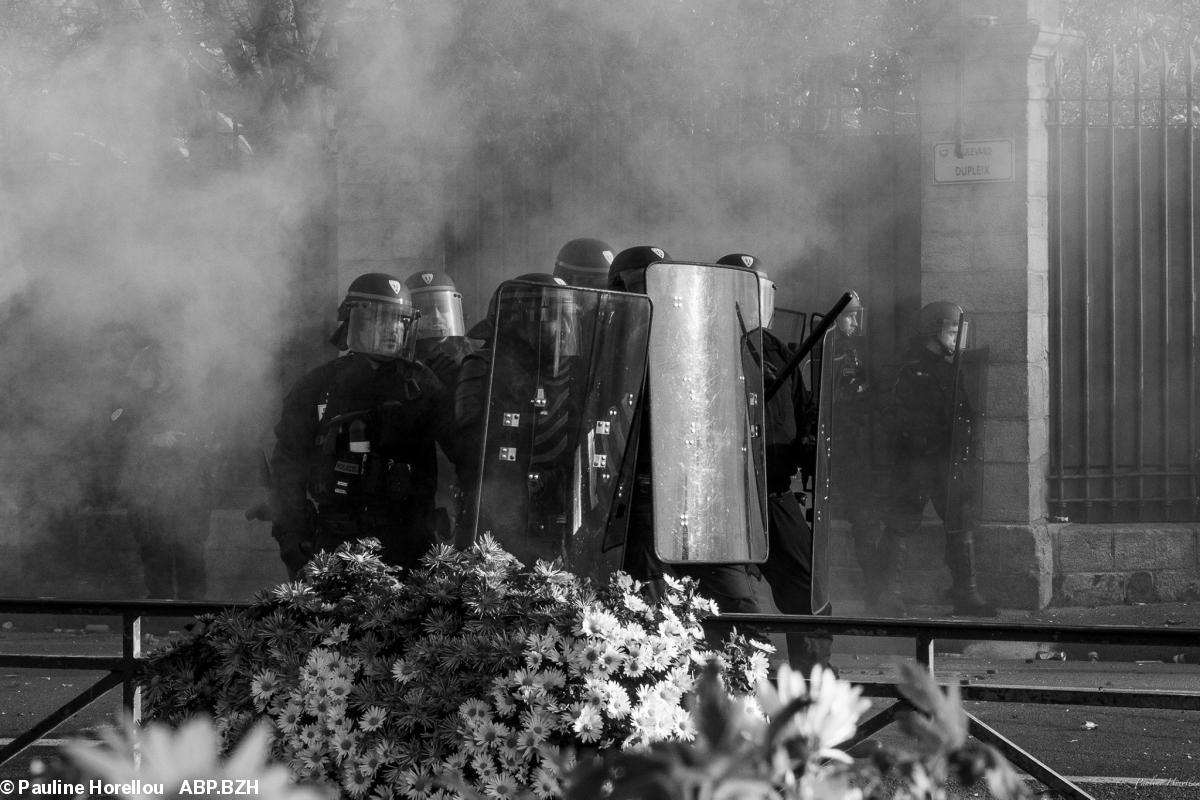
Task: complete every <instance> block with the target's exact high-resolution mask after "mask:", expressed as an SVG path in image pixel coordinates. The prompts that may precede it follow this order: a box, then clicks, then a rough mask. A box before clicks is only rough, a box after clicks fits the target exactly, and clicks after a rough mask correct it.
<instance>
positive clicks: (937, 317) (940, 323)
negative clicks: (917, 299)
mask: <svg viewBox="0 0 1200 800" xmlns="http://www.w3.org/2000/svg"><path fill="white" fill-rule="evenodd" d="M917 333H918V334H920V336H921V337H922V338H924V339H926V341H927V344H928V346H930V349H934V348H935V347H936V348H938V349H940V351H941V353H942V355H944V356H947V357H950V356H953V355H954V353H955V352H956V351H957V350H959V349H966V348H967V347H968V343H969V341H970V340H969V337H968V334H969V333H970V329H969V327H968V324H967V321H966V319H964V318H963V310H962V306H960V305H958V304H957V303H952V302H950V301H949V300H938V301H936V302H933V303H926V304H925V305H924V306H923V307H922V308H921V313H920V316H919V317H918V320H917Z"/></svg>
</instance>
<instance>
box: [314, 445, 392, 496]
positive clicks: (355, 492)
mask: <svg viewBox="0 0 1200 800" xmlns="http://www.w3.org/2000/svg"><path fill="white" fill-rule="evenodd" d="M313 478H314V480H313V484H314V485H313V486H312V487H311V490H310V491H311V494H312V496H313V499H315V500H316V501H317V505H318V506H330V507H338V506H342V507H344V506H346V505H361V504H362V503H364V502H366V503H375V502H379V503H401V502H404V501H406V500H409V499H410V498H411V497H412V496H413V476H412V465H411V464H409V463H407V462H404V461H399V460H397V459H395V458H391V457H389V456H384V455H381V454H376V453H349V452H343V453H333V454H328V455H326V454H322V457H321V459H320V463H319V464H317V465H316V470H315V474H314V476H313Z"/></svg>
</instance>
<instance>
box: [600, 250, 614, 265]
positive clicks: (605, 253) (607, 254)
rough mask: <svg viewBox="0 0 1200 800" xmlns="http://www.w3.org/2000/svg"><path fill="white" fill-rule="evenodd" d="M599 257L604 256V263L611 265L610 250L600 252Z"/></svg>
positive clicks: (611, 253)
mask: <svg viewBox="0 0 1200 800" xmlns="http://www.w3.org/2000/svg"><path fill="white" fill-rule="evenodd" d="M601 255H603V256H604V260H605V261H607V262H608V263H609V264H610V265H611V264H612V262H613V258H614V256H613V251H612V250H604V251H602V252H601Z"/></svg>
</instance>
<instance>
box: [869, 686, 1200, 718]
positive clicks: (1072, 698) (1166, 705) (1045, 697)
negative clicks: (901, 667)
mask: <svg viewBox="0 0 1200 800" xmlns="http://www.w3.org/2000/svg"><path fill="white" fill-rule="evenodd" d="M850 682H851V683H853V684H854V685H855V686H861V687H862V690H863V696H864V697H876V698H895V699H902V698H901V695H900V693H899V691H898V690H897V689H896V685H895V684H894V683H887V682H884V681H874V680H872V681H857V680H853V679H850ZM939 683H941V685H942V686H946V685H948V683H947V681H945V680H941V681H939ZM958 687H959V693H960V694H961V695H962V699H963V700H971V701H974V702H980V703H1031V704H1037V705H1058V706H1098V707H1104V708H1153V709H1159V710H1169V711H1200V692H1176V691H1157V690H1148V689H1100V688H1096V689H1088V688H1085V687H1058V686H1056V687H1049V686H1020V685H1016V684H1013V685H1005V684H995V683H967V682H959V683H958Z"/></svg>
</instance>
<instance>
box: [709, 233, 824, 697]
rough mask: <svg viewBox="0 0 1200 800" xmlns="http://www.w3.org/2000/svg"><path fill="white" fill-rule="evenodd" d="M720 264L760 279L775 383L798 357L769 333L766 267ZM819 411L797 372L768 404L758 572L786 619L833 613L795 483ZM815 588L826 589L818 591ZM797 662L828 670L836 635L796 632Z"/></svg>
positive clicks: (771, 292) (767, 371)
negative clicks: (764, 538) (764, 533)
mask: <svg viewBox="0 0 1200 800" xmlns="http://www.w3.org/2000/svg"><path fill="white" fill-rule="evenodd" d="M717 263H718V264H725V265H729V266H734V267H743V268H745V269H749V270H752V271H753V272H755V273H756V274H757V275H758V278H759V281H758V286H759V322H760V324H761V326H762V331H761V333H762V353H753V354H752V355H753V357H754V358H755V360H756V361H758V363H759V364H760V365H761V367H762V369H763V378H764V380H765V382H766V383H767V384H770V383H772V382H773V381H774V380H775V379H776V377H777V376H779V374H780V373H781V372H782V370H783V368H784V366H785V365H786V364H787V362H788V360H789V359H790V357H791V355H792V354H791V352H790V351H789V350H788V348H787V346H786V345H785V344H784V343H783V342H782V341H780V340H779V338H778V337H776V336H775V335H774V334H773V333H771V332H770V330H768V328H770V325H771V320H772V318H773V317H774V314H775V284H774V282H772V281H771V280H770V278H769V277H768V275H767V273H766V271H765V270H764V269H763V265H762V262H761V261H759V259H758V258H757V257H755V256H752V255H749V254H746V253H730V254H729V255H725V256H722V257H721V258H719V259H717ZM813 411H814V406H813V403H812V398H811V397H810V396H809V392H808V390H807V389H806V388H805V386H804V382H803V381H802V380H801V378H800V374H799V372H797V371H793V372H792V373H791V374H790V375H789V376H788V377H787V378H786V379H785V383H784V385H783V387H782V388H781V389H779V390H778V391H776V392H775V394H774V395H773V396H772V397H771V399H770V400H768V401H767V407H766V438H767V448H766V449H767V530H768V535H769V543H770V544H769V550H768V556H767V560H766V561H765V562H764V563H763V564H761V565H760V566H759V571H760V572H761V573H762V576H763V578H765V579H766V581H767V584H768V585H769V586H770V587H771V596H772V598H773V599H774V600H775V605H776V606H777V607H778V608H779V610H780V611H781V612H783V613H784V614H830V613H832V608H831V606H830V605H829V603H828V592H827V591H826V585H827V583H828V576H825V575H816V574H814V564H815V559H814V552H813V548H814V543H813V532H812V529H811V528H810V527H809V525H808V523H807V522H806V521H805V519H804V509H803V507H802V506H801V505H800V501H799V500H798V499H797V497H796V495H795V494H794V493H793V492H792V478H793V476H794V475H795V474H796V472H797V471H798V470H799V469H800V466H801V460H802V458H803V457H804V452H805V451H804V446H803V445H802V438H803V437H804V435H805V434H806V433H807V432H808V431H809V430H810V429H811V428H812V427H813V425H814V420H813ZM814 583H817V584H819V585H817V586H814ZM787 642H788V650H789V655H790V659H789V660H790V661H791V662H792V664H793V665H794V666H796V667H798V668H800V669H802V670H803V671H804V672H805V674H807V673H808V671H809V670H811V669H812V667H813V665H814V664H818V663H819V664H822V665H824V666H828V664H829V655H830V649H831V646H832V643H833V640H832V637H829V636H809V635H805V634H796V633H789V634H788V635H787Z"/></svg>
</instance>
